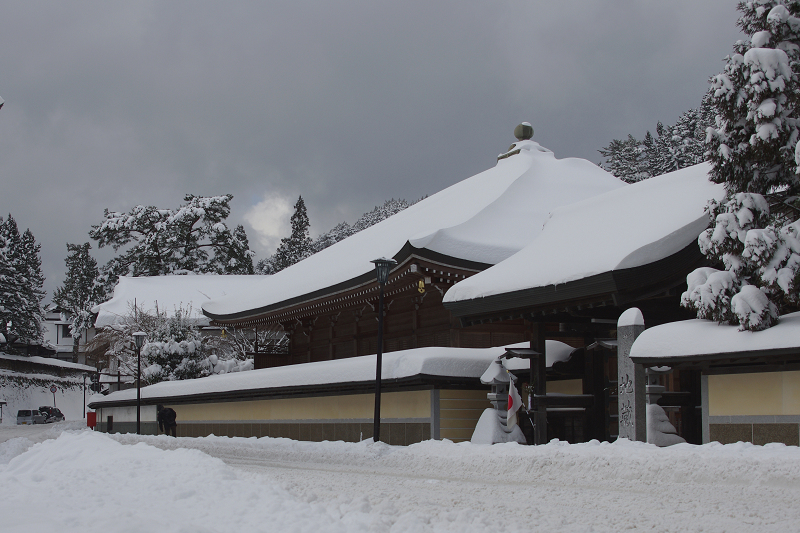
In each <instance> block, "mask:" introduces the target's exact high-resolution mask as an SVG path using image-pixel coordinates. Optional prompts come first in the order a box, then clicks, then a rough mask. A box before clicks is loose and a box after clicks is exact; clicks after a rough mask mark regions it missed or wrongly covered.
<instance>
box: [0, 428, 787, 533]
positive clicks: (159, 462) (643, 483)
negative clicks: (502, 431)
mask: <svg viewBox="0 0 800 533" xmlns="http://www.w3.org/2000/svg"><path fill="white" fill-rule="evenodd" d="M158 448H166V449H168V450H169V451H166V450H163V449H158ZM26 450H27V451H26ZM210 455H211V456H218V457H222V458H224V459H225V460H226V461H228V462H230V463H231V464H235V465H238V467H237V468H233V467H229V466H226V465H225V464H223V463H222V462H221V461H220V460H218V459H214V458H213V457H210ZM281 486H285V487H287V488H288V489H291V494H289V493H288V492H287V491H286V490H284V489H283V488H282V487H281ZM43 495H47V504H46V505H43V504H42V496H43ZM109 495H113V497H109ZM798 497H800V450H798V448H797V447H787V446H783V445H767V446H754V445H752V444H747V443H737V444H728V445H720V444H718V443H712V444H706V445H703V446H694V445H689V444H678V445H676V446H672V447H669V448H661V449H660V448H657V447H656V446H653V445H648V444H644V443H634V442H629V441H626V440H624V439H623V440H620V441H617V442H615V443H613V444H609V443H599V442H597V441H593V442H589V443H584V444H573V445H570V444H567V443H564V442H558V441H553V442H550V443H549V444H547V445H543V446H520V445H518V444H516V443H508V444H498V445H494V446H477V445H473V444H470V443H469V442H463V443H459V444H454V443H452V442H449V441H425V442H422V443H419V444H414V445H412V446H408V447H396V446H388V445H386V444H384V443H372V442H371V441H364V442H361V443H344V442H322V443H313V442H297V441H292V440H288V439H270V438H261V439H254V438H250V439H245V438H226V437H206V438H197V439H188V438H179V439H173V438H168V437H165V436H160V437H138V436H136V435H112V436H107V435H104V434H99V433H93V432H80V433H66V434H64V435H62V436H61V437H60V438H59V439H58V440H51V441H47V442H43V443H41V444H37V445H34V446H33V447H30V441H26V439H13V440H10V441H7V442H5V443H2V444H0V514H2V516H3V530H4V531H20V532H22V531H24V532H26V533H27V532H32V533H39V532H44V531H52V530H57V531H64V532H66V533H70V532H73V531H75V532H78V531H80V532H89V533H91V532H95V531H97V532H100V531H103V532H105V531H148V530H151V531H166V532H173V531H200V532H205V531H215V532H216V531H218V532H228V531H231V532H240V531H292V532H294V531H325V532H339V531H352V532H361V531H386V532H392V533H401V532H409V533H410V532H414V533H418V532H427V531H437V532H445V531H448V532H449V531H452V532H459V533H462V532H473V531H475V532H478V531H493V530H497V531H509V532H522V531H564V532H586V531H603V532H605V531H609V532H610V531H628V530H639V529H645V530H648V531H671V532H672V531H674V532H678V531H706V532H722V531H754V532H761V531H793V530H796V524H797V523H798V522H800V508H798V506H797V505H796V501H797V499H798Z"/></svg>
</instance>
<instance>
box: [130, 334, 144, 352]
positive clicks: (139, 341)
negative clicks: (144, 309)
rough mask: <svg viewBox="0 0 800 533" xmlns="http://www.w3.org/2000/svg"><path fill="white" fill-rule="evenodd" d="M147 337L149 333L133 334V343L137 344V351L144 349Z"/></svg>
mask: <svg viewBox="0 0 800 533" xmlns="http://www.w3.org/2000/svg"><path fill="white" fill-rule="evenodd" d="M146 337H147V333H145V332H144V331H137V332H136V333H134V334H133V342H135V343H136V349H137V350H139V349H141V348H142V345H143V344H144V341H145V338H146Z"/></svg>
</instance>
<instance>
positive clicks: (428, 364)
mask: <svg viewBox="0 0 800 533" xmlns="http://www.w3.org/2000/svg"><path fill="white" fill-rule="evenodd" d="M554 342H555V341H554ZM525 345H526V346H527V344H525ZM515 346H516V345H515ZM520 346H522V345H520ZM548 346H549V345H548ZM504 353H505V347H497V348H441V347H429V348H414V349H411V350H403V351H398V352H389V353H385V354H383V365H382V367H381V379H382V380H394V379H402V378H409V377H413V376H419V375H424V376H441V377H450V378H476V379H477V378H479V377H480V376H481V374H483V373H484V372H485V371H486V369H487V368H488V366H489V365H490V364H491V363H492V362H493V361H494V360H496V359H497V358H498V357H499V356H501V355H503V354H504ZM375 364H376V356H375V355H365V356H361V357H350V358H347V359H336V360H333V361H319V362H315V363H303V364H299V365H289V366H281V367H275V368H263V369H259V370H250V371H247V372H234V373H231V374H220V375H213V376H209V377H205V378H199V379H190V380H185V381H163V382H161V383H157V384H155V385H150V386H148V387H145V388H143V389H142V398H145V399H146V398H167V397H178V396H192V395H197V394H209V393H224V392H233V391H247V390H263V389H270V388H276V389H278V388H279V389H284V388H286V387H303V386H313V385H335V384H339V383H368V382H370V381H374V380H375ZM133 399H136V391H135V390H123V391H119V392H113V393H111V394H109V395H108V396H106V397H105V398H104V399H103V400H102V401H97V402H95V403H96V404H97V405H101V404H103V403H115V402H120V401H126V400H133Z"/></svg>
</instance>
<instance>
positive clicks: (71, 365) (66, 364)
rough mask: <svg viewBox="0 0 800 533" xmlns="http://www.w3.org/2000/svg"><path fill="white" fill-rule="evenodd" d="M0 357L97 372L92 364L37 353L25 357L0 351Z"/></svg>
mask: <svg viewBox="0 0 800 533" xmlns="http://www.w3.org/2000/svg"><path fill="white" fill-rule="evenodd" d="M0 359H7V360H10V361H26V362H29V363H36V364H37V365H47V366H57V367H60V368H68V369H70V370H81V371H85V372H97V369H96V368H94V367H93V366H87V365H79V364H78V363H71V362H68V361H61V360H60V359H54V358H49V357H39V356H38V355H34V356H31V357H27V356H24V355H12V354H8V353H5V352H0Z"/></svg>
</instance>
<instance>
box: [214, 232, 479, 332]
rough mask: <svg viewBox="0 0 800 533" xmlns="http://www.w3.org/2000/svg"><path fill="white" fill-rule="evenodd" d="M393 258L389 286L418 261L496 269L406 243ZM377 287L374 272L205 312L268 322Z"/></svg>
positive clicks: (221, 320)
mask: <svg viewBox="0 0 800 533" xmlns="http://www.w3.org/2000/svg"><path fill="white" fill-rule="evenodd" d="M393 259H394V260H395V261H397V266H395V267H394V268H393V269H392V271H391V273H390V274H389V281H388V282H387V287H389V286H391V285H392V284H393V283H396V282H397V281H398V280H399V278H401V277H403V276H405V275H406V274H407V273H408V270H409V267H410V265H411V264H412V263H413V261H414V260H415V259H419V260H422V261H426V262H429V263H432V264H435V265H441V266H444V267H451V268H455V269H458V270H462V271H469V272H472V273H475V272H480V271H483V270H486V269H487V268H489V267H491V266H492V265H490V264H486V263H479V262H477V261H470V260H467V259H460V258H457V257H451V256H448V255H445V254H442V253H439V252H434V251H432V250H427V249H425V248H416V247H414V246H412V245H411V243H409V242H406V244H405V246H403V248H402V249H401V250H400V251H399V252H397V253H396V254H395V255H394V256H393ZM377 287H378V283H377V281H376V280H375V272H374V271H370V272H367V273H365V274H362V275H360V276H357V277H354V278H351V279H349V280H346V281H343V282H341V283H337V284H335V285H331V286H329V287H325V288H324V289H319V290H316V291H312V292H309V293H306V294H302V295H300V296H296V297H294V298H289V299H287V300H283V301H281V302H277V303H273V304H270V305H265V306H263V307H258V308H255V309H248V310H245V311H240V312H237V313H229V314H215V313H210V312H208V311H206V310H205V309H203V314H204V315H205V316H207V317H208V318H210V319H211V320H212V321H213V323H214V324H217V325H228V324H236V323H240V322H245V321H255V320H265V319H266V318H267V317H269V316H271V315H279V314H282V313H286V312H288V311H290V310H292V309H293V308H297V307H302V306H308V305H312V304H314V303H315V302H318V301H321V300H325V299H327V298H332V297H334V296H339V295H346V294H348V293H352V292H354V291H355V292H358V293H359V294H363V293H365V292H370V291H373V290H376V289H377Z"/></svg>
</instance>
